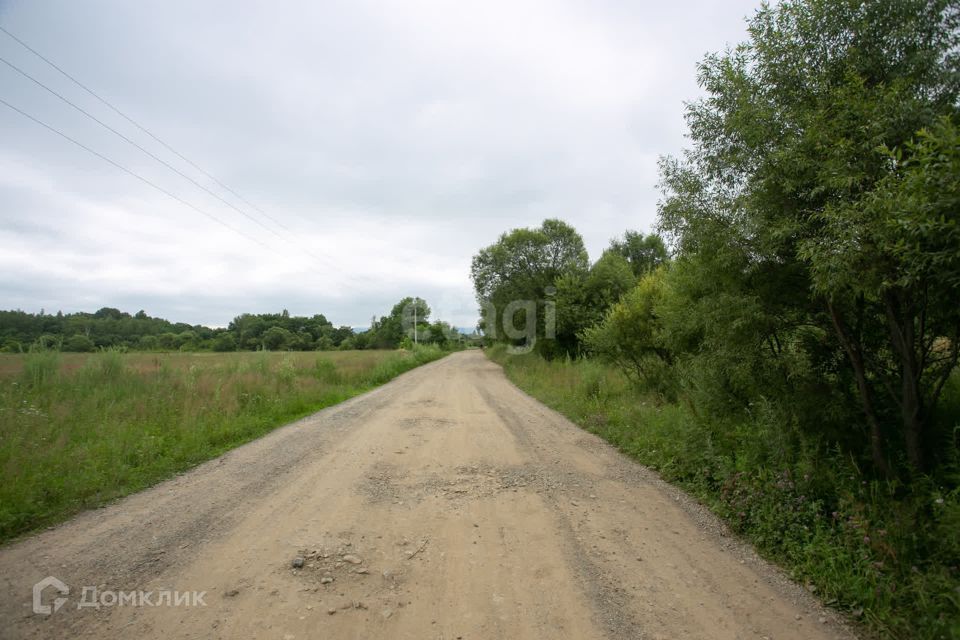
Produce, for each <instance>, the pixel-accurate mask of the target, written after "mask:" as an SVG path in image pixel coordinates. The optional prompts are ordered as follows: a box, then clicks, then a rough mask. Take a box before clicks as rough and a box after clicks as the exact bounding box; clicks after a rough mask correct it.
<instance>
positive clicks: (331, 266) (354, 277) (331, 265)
mask: <svg viewBox="0 0 960 640" xmlns="http://www.w3.org/2000/svg"><path fill="white" fill-rule="evenodd" d="M0 31H2V32H3V33H5V34H6V35H7V36H9V37H10V38H11V39H13V40H14V41H15V42H17V43H18V44H19V45H20V46H22V47H23V48H25V49H26V50H27V51H29V52H30V53H32V54H33V55H35V56H36V57H38V58H40V59H41V60H43V61H44V62H45V63H47V64H48V65H50V66H51V67H53V68H54V69H55V70H56V71H57V72H59V73H60V74H61V75H63V76H64V77H66V78H67V79H68V80H70V81H71V82H73V83H74V84H75V85H77V86H78V87H80V88H81V89H83V90H84V91H85V92H87V93H88V94H90V95H91V96H93V97H94V98H96V99H97V100H98V101H99V102H101V103H102V104H104V105H105V106H107V107H108V108H109V109H110V110H112V111H114V112H115V113H116V114H118V115H119V116H120V117H122V118H124V119H125V120H127V121H128V122H130V123H131V124H132V125H134V126H135V127H136V128H138V129H140V130H141V131H142V132H144V133H145V134H146V135H148V136H150V137H151V138H153V139H154V140H155V141H156V142H158V143H159V144H160V145H162V146H163V147H164V148H165V149H167V150H168V151H170V152H171V153H173V154H174V155H176V156H177V157H178V158H180V159H181V160H183V161H184V162H186V163H187V164H189V165H190V166H192V167H193V168H195V169H196V170H197V171H199V172H200V173H202V174H203V175H204V176H206V177H207V178H209V179H210V180H211V181H213V182H214V183H216V184H217V185H219V186H220V187H222V188H223V189H224V190H226V191H228V192H229V193H231V194H233V195H234V196H236V197H237V198H238V199H239V200H241V201H242V202H244V203H246V204H247V205H248V206H249V207H251V208H252V209H254V210H255V211H257V212H259V213H260V214H261V215H263V216H264V217H265V218H267V219H269V220H271V221H273V222H274V223H275V224H276V225H277V226H279V227H281V228H282V229H284V230H285V231H286V232H287V233H289V234H291V235H292V236H295V232H294V231H293V230H292V229H290V228H289V227H287V226H286V225H285V224H283V223H282V222H280V221H279V220H277V219H276V218H274V217H273V216H271V215H270V214H268V213H267V212H265V211H263V210H262V209H261V208H260V207H257V206H256V205H254V204H253V203H251V202H250V201H249V200H247V199H246V198H244V197H243V196H242V195H241V194H239V193H238V192H236V191H235V190H234V189H232V188H230V187H229V186H227V185H226V184H224V183H223V182H221V181H220V180H218V179H217V178H215V177H214V176H213V175H211V174H210V173H208V172H207V171H205V170H204V169H203V168H201V167H200V166H199V165H197V164H196V163H195V162H193V161H192V160H190V159H189V158H187V157H186V156H184V155H183V154H182V153H180V152H179V151H177V150H176V149H174V148H173V147H172V146H170V145H169V144H167V143H166V142H164V141H163V140H162V139H160V138H159V137H158V136H156V135H155V134H153V133H152V132H151V131H150V130H148V129H147V128H146V127H144V126H143V125H141V124H140V123H138V122H137V121H136V120H134V119H133V118H131V117H130V116H128V115H127V114H125V113H124V112H123V111H121V110H120V109H118V108H117V107H115V106H113V105H112V104H111V103H110V102H109V101H108V100H107V99H105V98H103V97H101V96H100V95H99V94H97V93H96V92H95V91H94V90H93V89H91V88H89V87H88V86H87V85H85V84H84V83H82V82H81V81H79V80H77V79H76V78H75V77H73V76H72V75H71V74H69V73H68V72H67V71H65V70H63V69H62V68H61V67H60V66H59V65H57V64H56V63H54V62H53V61H52V60H50V59H49V58H47V57H46V56H44V55H43V54H41V53H40V52H39V51H37V50H36V49H34V48H33V47H31V46H30V45H28V44H27V43H26V42H24V41H23V40H21V39H20V38H18V37H17V36H15V35H14V34H12V33H10V31H8V30H7V29H5V28H4V27H3V26H0ZM0 62H3V63H4V64H6V65H7V66H8V67H10V68H11V69H13V70H14V71H16V72H17V73H19V74H20V75H22V76H23V77H25V78H27V79H28V80H30V81H31V82H33V83H34V84H36V85H37V86H39V87H41V88H42V89H44V90H45V91H47V92H49V93H50V94H52V95H54V96H55V97H57V98H58V99H60V100H61V101H63V102H64V103H65V104H67V105H69V106H70V107H72V108H74V109H76V110H77V111H78V112H80V113H82V114H83V115H85V116H86V117H88V118H90V119H91V120H93V121H94V122H96V123H97V124H99V125H100V126H101V127H103V128H105V129H107V130H108V131H110V132H111V133H113V134H114V135H116V136H118V137H119V138H121V139H122V140H124V141H125V142H127V143H128V144H130V145H132V146H133V147H136V148H137V149H139V150H140V151H141V152H143V153H144V154H146V155H147V156H149V157H150V158H152V159H153V160H155V161H157V162H159V163H160V164H162V165H163V166H165V167H167V168H168V169H170V170H171V171H173V172H174V173H176V174H177V175H179V176H180V177H182V178H183V179H185V180H187V181H189V182H190V183H191V184H193V185H195V186H196V187H197V188H199V189H201V190H203V191H204V192H206V193H207V194H209V195H211V196H213V197H214V198H216V199H217V200H219V201H220V202H222V203H223V204H225V205H227V206H228V207H230V208H231V209H233V210H235V211H236V212H238V213H240V214H241V215H243V216H244V217H246V218H247V219H249V220H251V221H252V222H254V223H256V224H257V225H259V226H260V227H262V228H264V229H265V230H267V231H269V232H270V233H272V234H273V235H275V236H276V237H277V238H279V239H280V240H282V241H284V242H291V241H290V240H289V239H287V238H284V237H283V236H281V235H280V234H279V233H277V232H276V231H275V230H273V229H271V228H270V227H268V226H266V225H265V224H263V223H262V222H260V221H259V220H257V219H256V218H255V217H253V216H251V215H250V214H248V213H247V212H246V211H244V210H243V209H240V208H239V207H237V206H236V205H234V204H233V203H231V202H230V201H228V200H226V199H225V198H223V197H221V196H220V195H219V194H217V193H214V192H213V191H212V190H210V189H209V188H207V187H206V186H204V185H203V184H201V183H199V182H198V181H196V180H194V179H193V178H192V177H190V176H189V175H187V174H185V173H184V172H182V171H180V170H179V169H177V168H176V167H174V166H173V165H171V164H170V163H169V162H167V161H165V160H163V159H162V158H160V157H158V156H157V155H155V154H154V153H152V152H150V151H149V150H148V149H146V148H144V147H143V146H141V145H140V144H138V143H137V142H135V141H134V140H131V139H130V138H129V137H127V136H126V135H124V134H123V133H121V132H119V131H117V130H116V129H114V128H113V127H111V126H110V125H108V124H106V123H105V122H103V121H102V120H100V119H99V118H97V117H96V116H94V115H92V114H91V113H89V112H88V111H86V110H85V109H83V108H82V107H80V106H78V105H77V104H75V103H74V102H72V101H71V100H69V99H68V98H66V97H64V96H63V95H62V94H60V93H58V92H57V91H56V90H54V89H52V88H51V87H49V86H47V85H46V84H44V83H43V82H41V81H40V80H38V79H36V78H35V77H33V76H32V75H30V74H29V73H27V72H26V71H24V70H23V69H21V68H19V67H17V66H16V65H14V64H13V63H11V62H9V61H8V60H6V59H4V58H2V57H0ZM191 206H192V205H191ZM258 242H259V241H258ZM260 244H264V243H262V242H260ZM293 244H294V246H295V247H296V248H297V249H298V250H299V251H301V252H302V253H304V254H305V255H307V256H309V257H311V258H313V259H314V260H316V261H317V262H318V263H320V264H321V265H323V266H325V267H327V268H329V269H332V270H334V271H338V272H340V273H342V274H343V275H345V276H347V277H348V278H350V279H352V280H355V281H357V280H362V281H370V278H368V277H366V276H362V275H357V274H351V273H347V272H346V271H344V270H343V269H341V268H340V267H339V266H337V265H336V264H335V263H333V262H331V261H329V260H328V259H326V258H324V257H322V256H319V255H317V254H315V253H314V252H312V251H310V250H308V249H306V248H304V247H303V246H301V245H299V243H293ZM264 246H266V245H264Z"/></svg>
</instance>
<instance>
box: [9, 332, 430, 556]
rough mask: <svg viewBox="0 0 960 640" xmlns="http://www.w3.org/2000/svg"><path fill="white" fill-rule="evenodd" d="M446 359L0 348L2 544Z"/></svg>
mask: <svg viewBox="0 0 960 640" xmlns="http://www.w3.org/2000/svg"><path fill="white" fill-rule="evenodd" d="M443 355H445V353H444V352H443V351H441V350H440V349H438V348H436V347H418V348H417V349H416V350H414V351H354V352H329V353H327V352H308V353H263V352H261V353H229V354H168V355H155V354H121V353H117V352H104V353H97V354H93V355H89V356H74V357H69V358H63V357H62V356H61V355H60V354H59V353H57V352H50V351H47V352H36V353H30V354H26V355H23V356H12V355H11V356H4V362H2V363H0V370H5V371H6V372H7V373H6V375H0V541H6V540H10V539H11V538H14V537H16V536H18V535H21V534H24V533H27V532H29V531H31V530H34V529H36V528H38V527H42V526H46V525H50V524H53V523H55V522H58V521H61V520H63V519H64V518H66V517H67V516H69V515H71V514H73V513H76V512H77V511H79V510H81V509H86V508H90V507H94V506H98V505H101V504H103V503H105V502H107V501H110V500H113V499H115V498H118V497H120V496H124V495H127V494H130V493H133V492H135V491H138V490H140V489H143V488H145V487H148V486H150V485H152V484H154V483H156V482H158V481H160V480H162V479H164V478H167V477H169V476H171V475H173V474H175V473H177V472H180V471H183V470H185V469H188V468H190V467H192V466H194V465H196V464H198V463H200V462H203V461H205V460H209V459H210V458H213V457H216V456H217V455H219V454H221V453H223V452H225V451H227V450H229V449H232V448H234V447H236V446H238V445H240V444H243V443H245V442H249V441H250V440H253V439H255V438H257V437H259V436H262V435H263V434H265V433H267V432H268V431H270V430H272V429H274V428H276V427H278V426H281V425H283V424H286V423H288V422H290V421H292V420H296V419H298V418H301V417H303V416H306V415H309V414H311V413H313V412H315V411H317V410H319V409H322V408H324V407H328V406H330V405H333V404H336V403H338V402H342V401H343V400H346V399H347V398H350V397H352V396H355V395H357V394H359V393H362V392H364V391H367V390H369V389H371V388H373V387H375V386H377V385H380V384H383V383H385V382H387V381H389V380H391V379H392V378H394V377H396V376H398V375H399V374H401V373H403V372H405V371H408V370H410V369H413V368H414V367H417V366H419V365H421V364H425V363H427V362H430V361H432V360H436V359H438V358H440V357H441V356H443Z"/></svg>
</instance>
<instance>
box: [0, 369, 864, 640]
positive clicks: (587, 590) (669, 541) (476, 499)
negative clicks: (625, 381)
mask: <svg viewBox="0 0 960 640" xmlns="http://www.w3.org/2000/svg"><path fill="white" fill-rule="evenodd" d="M298 558H299V560H297V559H298ZM301 562H302V566H301V567H299V568H295V567H294V565H295V564H297V565H299V564H300V563H301ZM46 576H55V577H57V578H59V579H60V580H62V581H63V582H64V583H66V584H67V585H68V586H69V588H70V593H69V595H68V596H66V597H67V602H66V603H65V604H64V605H63V606H62V607H61V608H60V610H59V611H57V612H55V613H52V614H51V615H42V614H35V613H33V612H32V606H31V587H32V585H33V584H34V583H36V582H37V581H38V580H40V579H42V578H44V577H46ZM84 586H87V587H94V588H96V589H97V593H98V595H99V596H100V597H101V598H102V600H103V602H104V604H105V605H109V604H112V601H113V597H114V596H116V595H117V594H118V593H119V592H131V591H136V590H142V591H151V592H152V593H153V595H152V596H148V598H152V600H150V602H152V603H153V604H154V605H155V606H132V605H131V604H130V601H126V602H124V603H123V606H102V607H100V608H99V609H95V608H93V607H78V606H77V605H78V603H79V602H81V598H82V597H83V595H84V594H83V593H82V591H83V587H84ZM0 589H2V598H0V637H3V638H20V637H26V638H35V637H36V638H47V637H49V638H53V637H91V638H121V637H123V638H127V637H130V638H162V639H164V640H170V639H174V638H220V637H222V638H277V639H283V640H292V639H296V638H385V639H386V638H389V639H397V638H418V639H422V638H445V639H454V638H462V639H464V640H473V639H481V638H497V639H499V638H510V639H517V638H549V639H556V638H578V639H579V638H584V639H590V638H609V639H614V638H616V639H621V638H709V639H711V640H720V639H724V638H731V639H733V638H757V639H761V638H765V637H766V638H775V639H783V638H797V639H800V638H803V639H810V638H814V639H817V638H848V637H851V636H850V635H849V632H848V631H846V630H845V628H844V627H843V625H842V623H841V622H839V621H838V620H837V619H836V618H835V617H834V616H833V615H832V614H831V613H829V612H826V611H824V610H823V609H821V608H820V607H819V606H818V605H817V603H816V602H815V601H814V600H813V599H812V597H811V596H810V595H809V594H808V593H807V592H806V590H805V589H803V588H802V587H799V586H797V585H795V584H792V583H791V582H790V581H789V580H787V579H786V578H785V577H784V576H783V575H782V573H781V572H779V571H778V570H776V569H774V568H772V567H770V566H769V565H767V564H766V563H765V562H763V561H762V560H760V559H759V558H758V557H757V556H756V554H755V553H753V552H752V551H751V550H750V549H749V548H748V547H746V546H745V545H743V544H742V543H740V542H737V541H736V540H735V539H734V538H733V537H731V536H730V535H729V534H728V533H727V532H726V530H725V528H724V527H723V526H722V525H720V524H719V523H718V522H717V521H716V520H715V519H714V518H713V517H712V516H710V515H709V514H708V513H707V512H706V511H705V510H704V509H703V508H701V507H700V506H699V505H697V504H696V503H695V502H693V501H692V500H690V499H689V498H687V497H686V496H684V495H683V494H681V493H680V492H679V491H678V490H676V489H674V488H671V487H670V486H669V485H666V484H665V483H663V482H661V481H660V480H658V479H657V477H656V475H655V474H653V473H651V472H650V471H648V470H646V469H645V468H643V467H641V466H639V465H637V464H635V463H633V462H632V461H630V460H628V459H627V458H625V457H624V456H622V455H621V454H619V453H618V452H617V451H616V450H614V449H613V448H612V447H610V446H609V445H607V444H605V443H604V442H603V441H601V440H600V439H598V438H597V437H595V436H593V435H591V434H588V433H586V432H584V431H582V430H581V429H579V428H578V427H576V426H575V425H573V424H572V423H570V422H569V421H567V420H566V419H564V418H563V417H562V416H559V415H558V414H556V413H555V412H553V411H551V410H550V409H548V408H546V407H544V406H543V405H542V404H540V403H538V402H537V401H535V400H533V399H531V398H530V397H528V396H526V395H525V394H523V393H522V392H521V391H519V390H518V389H517V388H516V387H514V386H513V385H512V384H511V383H510V382H509V381H507V379H506V378H505V377H504V375H503V372H502V371H501V369H500V367H498V366H497V365H496V364H493V363H491V362H490V361H488V360H487V359H486V358H485V356H484V355H483V354H482V353H481V352H478V351H467V352H460V353H456V354H453V355H451V356H448V357H446V358H444V359H442V360H440V361H437V362H434V363H431V364H428V365H425V366H423V367H420V368H419V369H416V370H414V371H411V372H409V373H406V374H404V375H403V376H401V377H399V378H397V379H396V380H394V381H393V382H391V383H389V384H386V385H384V386H382V387H380V388H378V389H375V390H373V391H371V392H369V393H367V394H364V395H362V396H358V397H356V398H353V399H351V400H348V401H347V402H344V403H342V404H340V405H337V406H335V407H331V408H328V409H325V410H323V411H321V412H319V413H317V414H314V415H312V416H310V417H308V418H305V419H303V420H300V421H298V422H296V423H293V424H290V425H287V426H285V427H282V428H280V429H277V430H276V431H273V432H272V433H270V434H268V435H267V436H265V437H263V438H261V439H259V440H257V441H255V442H252V443H250V444H247V445H245V446H243V447H240V448H238V449H235V450H234V451H231V452H230V453H228V454H226V455H224V456H221V457H220V458H217V459H215V460H212V461H210V462H208V463H205V464H203V465H201V466H199V467H197V468H195V469H193V470H191V471H190V472H187V473H185V474H183V475H181V476H178V477H176V478H173V479H171V480H169V481H166V482H163V483H161V484H159V485H157V486H155V487H153V488H151V489H148V490H146V491H143V492H141V493H138V494H136V495H133V496H130V497H128V498H125V499H123V500H120V501H118V502H116V503H114V504H111V505H109V506H107V507H106V508H103V509H97V510H93V511H89V512H86V513H83V514H81V515H79V516H77V517H75V518H73V519H72V520H70V521H68V522H66V523H65V524H63V525H61V526H59V527H56V528H53V529H50V530H47V531H44V532H42V533H40V534H38V535H35V536H33V537H30V538H26V539H24V540H21V541H19V542H16V543H14V544H12V545H8V546H7V547H5V548H3V549H0ZM163 591H171V592H179V593H187V592H191V591H196V592H204V591H205V592H206V594H205V595H204V596H203V603H205V604H198V605H197V606H184V605H183V601H182V600H181V602H180V605H181V606H167V603H166V601H165V600H161V602H157V599H158V594H159V593H161V592H163ZM107 592H112V593H111V595H110V596H106V595H105V594H106V593H107ZM92 593H93V591H92V590H88V592H87V593H86V594H85V595H86V597H87V598H88V600H89V599H90V595H91V594H92ZM56 595H57V594H56V593H55V592H54V590H53V589H52V588H51V589H48V591H47V592H46V593H45V594H44V597H45V598H46V599H45V602H48V603H49V601H52V600H53V597H54V596H56ZM171 601H174V598H172V597H171Z"/></svg>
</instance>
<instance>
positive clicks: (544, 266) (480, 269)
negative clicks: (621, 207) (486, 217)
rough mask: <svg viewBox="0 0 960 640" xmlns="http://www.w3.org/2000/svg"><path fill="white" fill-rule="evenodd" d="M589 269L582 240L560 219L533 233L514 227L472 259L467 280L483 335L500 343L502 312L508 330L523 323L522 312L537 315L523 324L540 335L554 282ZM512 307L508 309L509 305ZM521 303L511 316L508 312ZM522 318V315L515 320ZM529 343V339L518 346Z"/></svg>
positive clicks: (524, 317)
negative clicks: (472, 293)
mask: <svg viewBox="0 0 960 640" xmlns="http://www.w3.org/2000/svg"><path fill="white" fill-rule="evenodd" d="M588 268H589V260H588V257H587V251H586V249H585V248H584V245H583V238H581V237H580V234H578V233H577V232H576V230H575V229H574V228H573V227H571V226H570V225H568V224H566V223H565V222H563V221H561V220H554V219H551V220H545V221H544V222H543V224H542V225H541V226H540V227H539V228H536V229H514V230H512V231H510V232H508V233H504V234H503V235H501V236H500V238H499V239H498V240H497V242H496V243H494V244H492V245H490V246H489V247H486V248H484V249H481V250H480V252H479V253H478V254H477V255H475V256H474V257H473V261H472V263H471V268H470V277H471V279H472V280H473V284H474V289H475V291H476V294H477V301H478V302H479V303H480V305H481V317H482V320H481V323H482V324H483V327H484V331H485V333H486V334H487V336H491V337H496V338H497V339H506V338H507V337H508V336H506V335H505V334H504V333H503V332H502V331H501V330H502V329H503V327H504V314H505V313H507V314H509V315H510V316H511V317H507V318H506V320H507V321H508V323H509V324H510V325H511V326H512V325H513V324H514V322H516V320H517V318H518V317H519V319H520V320H521V321H522V322H523V323H529V321H530V320H531V319H529V318H527V317H526V314H527V310H528V309H529V310H531V311H533V312H534V313H536V315H537V319H536V320H537V325H536V326H532V325H528V327H527V328H528V334H529V333H530V332H529V329H537V330H538V331H539V332H540V335H543V331H542V329H543V327H544V321H545V317H544V316H545V313H544V312H545V301H546V299H547V296H548V289H549V293H551V294H552V292H553V287H554V283H555V282H556V281H557V278H559V277H560V276H562V275H564V274H568V273H575V272H579V273H585V272H586V271H587V270H588ZM510 305H513V306H510ZM517 305H522V306H521V308H519V309H518V311H517V313H516V314H512V313H511V310H512V309H515V308H517ZM521 316H522V317H521ZM527 340H529V335H528V336H527V337H525V338H522V339H516V341H519V342H526V341H527Z"/></svg>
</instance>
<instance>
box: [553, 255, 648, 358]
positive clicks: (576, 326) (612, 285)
mask: <svg viewBox="0 0 960 640" xmlns="http://www.w3.org/2000/svg"><path fill="white" fill-rule="evenodd" d="M636 283H637V279H636V277H635V276H634V275H633V271H632V269H631V265H630V264H629V263H628V262H627V260H626V259H624V258H623V257H622V256H621V255H620V254H619V253H617V252H614V251H609V250H608V251H605V252H604V253H603V255H602V256H601V257H600V259H599V260H597V262H596V263H595V264H594V265H593V266H592V267H591V268H590V271H588V272H587V273H581V272H578V271H571V272H569V273H566V274H564V275H562V276H560V277H559V278H558V279H557V283H556V289H557V293H556V305H557V306H556V309H557V310H556V314H557V347H558V349H559V350H561V351H562V352H563V353H565V354H567V355H570V356H576V355H578V353H579V352H580V343H581V334H582V332H583V331H584V330H585V329H587V328H588V327H592V326H593V325H595V324H597V323H598V322H600V321H601V320H602V319H603V316H604V314H605V313H606V312H607V309H609V308H610V306H611V305H613V304H614V303H615V302H617V300H619V299H620V296H622V295H624V294H625V293H626V292H628V291H630V289H631V288H633V286H634V285H636Z"/></svg>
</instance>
